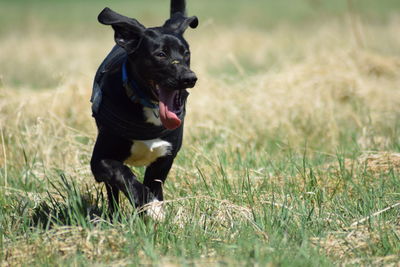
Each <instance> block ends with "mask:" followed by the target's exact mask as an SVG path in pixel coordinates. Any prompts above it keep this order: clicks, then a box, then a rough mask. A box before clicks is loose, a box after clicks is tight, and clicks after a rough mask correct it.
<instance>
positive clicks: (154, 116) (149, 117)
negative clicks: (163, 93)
mask: <svg viewBox="0 0 400 267" xmlns="http://www.w3.org/2000/svg"><path fill="white" fill-rule="evenodd" d="M143 114H144V118H145V120H146V122H147V123H151V124H153V125H156V126H161V120H160V112H159V110H158V109H154V108H148V107H144V108H143Z"/></svg>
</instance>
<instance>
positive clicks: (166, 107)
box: [159, 89, 181, 130]
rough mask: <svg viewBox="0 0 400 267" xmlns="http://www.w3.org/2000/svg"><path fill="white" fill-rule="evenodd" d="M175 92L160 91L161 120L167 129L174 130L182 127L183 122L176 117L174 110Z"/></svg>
mask: <svg viewBox="0 0 400 267" xmlns="http://www.w3.org/2000/svg"><path fill="white" fill-rule="evenodd" d="M174 97H175V92H174V91H167V90H163V89H160V91H159V98H160V103H159V105H160V119H161V122H162V124H163V125H164V127H165V128H167V129H169V130H173V129H176V128H178V127H179V126H180V125H181V120H180V119H179V118H178V116H176V114H175V113H174V112H172V111H171V110H174V109H173V103H174Z"/></svg>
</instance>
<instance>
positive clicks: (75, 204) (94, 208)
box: [31, 174, 107, 228]
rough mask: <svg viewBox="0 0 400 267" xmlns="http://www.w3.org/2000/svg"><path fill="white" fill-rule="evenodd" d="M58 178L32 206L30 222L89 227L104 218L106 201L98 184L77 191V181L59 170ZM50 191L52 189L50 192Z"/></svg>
mask: <svg viewBox="0 0 400 267" xmlns="http://www.w3.org/2000/svg"><path fill="white" fill-rule="evenodd" d="M60 178H61V179H60V180H59V181H57V182H50V184H51V189H50V190H49V191H47V197H46V198H45V199H44V200H42V201H41V202H40V203H39V204H38V205H37V206H36V207H35V208H34V210H33V214H32V218H31V226H33V227H40V228H52V227H53V226H54V225H64V226H65V225H79V226H83V227H90V225H94V224H95V223H96V221H98V220H99V219H105V218H107V209H106V204H107V203H106V201H105V198H104V194H103V192H102V190H101V188H99V187H95V192H92V191H93V189H89V187H86V188H85V191H84V192H80V190H79V188H78V187H77V185H76V184H75V183H74V182H73V181H71V180H68V179H67V178H66V177H65V175H64V174H60ZM51 191H54V192H52V193H50V192H51Z"/></svg>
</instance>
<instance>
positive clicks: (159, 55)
mask: <svg viewBox="0 0 400 267" xmlns="http://www.w3.org/2000/svg"><path fill="white" fill-rule="evenodd" d="M156 56H157V57H159V58H166V57H167V54H166V53H165V52H163V51H161V52H158V53H157V54H156Z"/></svg>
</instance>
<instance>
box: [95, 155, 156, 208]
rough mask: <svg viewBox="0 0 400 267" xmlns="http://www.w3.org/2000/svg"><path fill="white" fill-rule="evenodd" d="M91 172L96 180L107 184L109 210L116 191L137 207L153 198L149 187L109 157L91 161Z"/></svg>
mask: <svg viewBox="0 0 400 267" xmlns="http://www.w3.org/2000/svg"><path fill="white" fill-rule="evenodd" d="M91 165H92V172H93V174H94V177H95V179H96V181H98V182H104V183H106V185H107V194H108V200H109V201H110V200H111V202H109V207H110V211H111V212H112V211H114V207H113V202H114V201H117V200H118V197H117V195H118V191H122V192H123V193H124V194H125V195H126V197H127V198H128V199H129V201H130V202H131V203H132V204H133V205H134V206H135V207H137V208H139V207H141V206H143V205H144V204H146V203H147V202H149V199H152V198H154V197H153V194H152V193H151V192H150V190H149V188H147V187H146V186H144V185H143V184H142V183H140V182H139V181H138V180H137V179H136V176H135V175H134V174H133V172H132V171H131V170H130V169H129V167H128V166H125V165H124V164H123V163H122V162H120V161H117V160H111V159H102V160H98V161H93V160H92V162H91Z"/></svg>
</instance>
